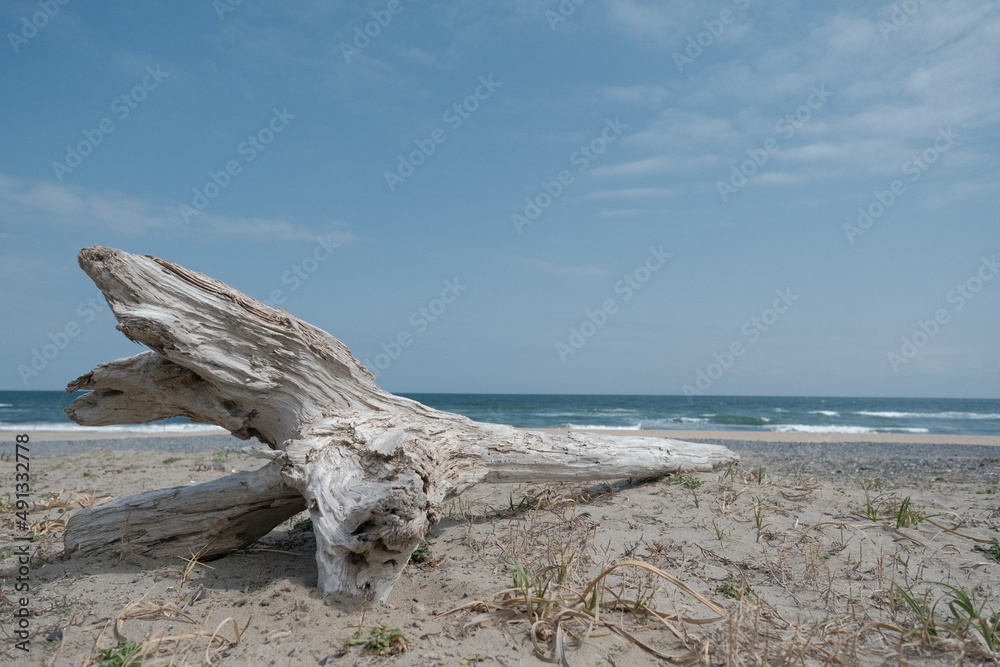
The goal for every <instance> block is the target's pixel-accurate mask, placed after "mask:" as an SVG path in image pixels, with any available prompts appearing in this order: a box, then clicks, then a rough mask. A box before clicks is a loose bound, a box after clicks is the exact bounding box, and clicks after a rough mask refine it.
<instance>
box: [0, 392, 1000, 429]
mask: <svg viewBox="0 0 1000 667" xmlns="http://www.w3.org/2000/svg"><path fill="white" fill-rule="evenodd" d="M76 395H78V394H65V393H62V392H58V391H0V431H22V432H23V431H31V430H59V431H73V430H79V429H83V428H90V427H83V426H78V425H77V424H74V423H73V422H71V421H69V419H68V418H67V417H66V415H65V413H64V412H63V408H65V407H66V406H67V405H69V403H70V402H71V401H72V400H73V398H75V396H76ZM404 395H405V396H407V397H408V398H412V399H414V400H416V401H420V402H421V403H424V404H426V405H429V406H431V407H433V408H437V409H438V410H445V411H447V412H455V413H458V414H461V415H465V416H467V417H469V418H471V419H475V420H476V421H483V422H493V423H498V424H511V425H513V426H520V427H527V428H607V429H622V430H624V429H637V430H643V429H647V430H648V429H666V430H670V429H675V430H676V429H680V430H712V431H779V432H799V433H935V434H962V435H998V434H1000V400H993V399H951V398H941V399H931V398H823V397H815V398H814V397H781V396H695V397H691V398H690V400H689V399H688V397H686V396H599V395H544V394H540V395H535V394H404ZM99 428H100V429H103V430H144V431H167V432H178V431H192V430H194V431H201V430H213V429H215V428H216V427H214V426H209V425H205V424H195V423H192V422H191V421H190V420H188V419H185V418H181V417H178V418H173V419H168V420H163V421H159V422H154V423H152V424H139V425H128V426H102V427H99Z"/></svg>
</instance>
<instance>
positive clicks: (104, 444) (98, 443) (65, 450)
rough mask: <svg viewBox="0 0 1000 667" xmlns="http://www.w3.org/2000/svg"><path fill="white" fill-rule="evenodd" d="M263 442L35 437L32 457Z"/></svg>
mask: <svg viewBox="0 0 1000 667" xmlns="http://www.w3.org/2000/svg"><path fill="white" fill-rule="evenodd" d="M259 444H261V443H260V442H258V441H257V440H240V439H239V438H237V437H234V436H232V435H229V434H227V433H220V434H218V435H178V436H156V437H144V436H141V435H136V436H130V437H126V438H108V439H106V440H96V439H95V440H91V439H80V440H73V439H72V438H70V439H67V440H50V441H44V440H33V441H31V443H30V445H29V447H30V448H31V456H32V457H33V458H49V457H52V456H70V455H73V454H86V453H88V452H95V451H98V450H104V451H108V450H112V451H128V452H164V453H167V454H176V453H177V452H218V451H222V450H224V449H242V448H244V447H248V446H250V445H259Z"/></svg>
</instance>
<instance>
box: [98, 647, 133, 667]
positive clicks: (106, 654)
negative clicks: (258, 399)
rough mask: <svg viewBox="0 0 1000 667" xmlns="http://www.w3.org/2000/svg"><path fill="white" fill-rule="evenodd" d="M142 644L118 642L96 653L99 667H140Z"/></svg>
mask: <svg viewBox="0 0 1000 667" xmlns="http://www.w3.org/2000/svg"><path fill="white" fill-rule="evenodd" d="M142 654H143V650H142V644H140V643H139V642H133V641H120V642H118V643H117V644H115V645H114V646H112V647H111V648H105V649H101V650H100V651H98V653H97V656H98V658H99V659H100V662H99V663H97V664H98V665H99V667H141V665H142Z"/></svg>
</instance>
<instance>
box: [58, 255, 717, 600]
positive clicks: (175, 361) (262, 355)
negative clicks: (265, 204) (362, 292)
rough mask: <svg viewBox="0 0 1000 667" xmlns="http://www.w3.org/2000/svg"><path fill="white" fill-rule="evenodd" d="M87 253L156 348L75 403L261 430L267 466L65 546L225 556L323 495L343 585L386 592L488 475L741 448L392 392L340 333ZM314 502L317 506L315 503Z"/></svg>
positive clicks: (105, 375) (590, 469)
mask: <svg viewBox="0 0 1000 667" xmlns="http://www.w3.org/2000/svg"><path fill="white" fill-rule="evenodd" d="M80 266H81V267H82V268H83V270H84V271H86V272H87V274H88V275H89V276H90V277H91V278H92V279H93V280H94V282H95V283H97V285H98V287H100V289H101V291H102V292H104V295H105V297H106V298H107V300H108V303H109V305H110V306H111V309H112V310H113V311H114V313H115V316H116V317H117V318H118V322H119V324H118V329H119V330H120V331H121V332H122V333H123V334H125V335H126V336H127V337H128V338H130V339H131V340H133V341H136V342H139V343H143V344H145V345H146V346H148V347H149V348H150V349H151V350H152V351H150V352H144V353H141V354H138V355H136V356H134V357H130V358H127V359H119V360H117V361H113V362H111V363H109V364H103V365H101V366H98V367H97V368H96V369H94V370H93V371H91V372H90V373H88V374H86V375H84V376H82V377H80V378H77V379H76V380H74V381H73V382H71V383H70V384H69V386H68V388H67V389H68V390H70V391H76V390H91V393H89V394H86V395H84V396H82V397H80V398H78V399H77V400H76V401H74V402H73V403H72V404H71V405H70V406H69V407H68V408H67V410H66V411H67V414H68V415H69V416H70V417H71V418H72V419H73V420H75V421H77V422H79V423H81V424H87V425H94V426H96V425H104V424H135V423H143V422H149V421H153V420H156V419H162V418H165V417H171V416H177V415H182V416H186V417H190V418H191V419H194V420H197V421H200V422H207V423H211V424H217V425H219V426H222V427H223V428H226V429H228V430H229V431H230V432H232V433H233V435H235V436H237V437H239V438H242V439H248V438H251V437H256V438H257V439H259V440H260V441H261V442H264V443H266V444H267V445H268V446H269V447H270V448H271V450H273V451H271V450H265V452H264V453H263V454H261V455H262V456H264V457H265V458H270V459H271V462H270V463H268V464H267V465H265V466H264V467H263V468H261V469H260V470H257V471H255V472H250V473H241V474H238V475H232V476H229V477H225V478H222V479H219V480H216V481H214V482H210V483H208V484H202V485H200V486H194V487H188V488H177V489H164V490H161V491H153V492H148V493H144V494H139V495H136V496H131V497H128V498H122V499H118V500H115V501H111V502H109V503H106V504H102V505H95V506H94V507H92V508H89V509H86V510H83V511H81V512H79V513H78V514H76V515H75V516H73V517H72V518H71V519H70V521H69V525H68V526H67V530H66V547H67V550H68V551H70V552H72V551H75V550H79V551H83V552H90V553H111V552H125V551H129V550H131V552H133V553H150V554H158V553H182V554H183V555H188V552H189V551H190V552H194V553H196V554H198V553H201V554H203V556H206V555H207V556H213V555H223V554H224V553H225V552H226V551H227V550H230V549H235V548H240V547H244V546H247V545H249V544H250V543H252V542H253V541H254V540H256V539H257V538H259V537H260V536H261V535H263V534H265V533H267V532H268V531H269V530H270V529H271V528H273V527H274V526H276V525H277V524H279V523H280V522H281V521H283V520H285V519H286V518H288V517H289V516H290V515H292V514H294V513H295V512H296V511H298V510H299V509H301V508H303V507H307V508H308V509H309V512H310V514H311V516H312V520H313V526H314V530H315V533H316V541H317V553H316V560H317V563H318V566H319V585H320V587H321V588H322V589H323V591H324V592H326V593H342V594H349V595H354V596H363V597H366V598H369V599H371V598H375V599H383V600H384V599H385V598H386V596H387V595H388V594H389V591H390V590H391V588H392V585H393V584H394V583H395V582H396V580H397V579H398V578H399V575H400V574H401V573H402V570H403V567H404V566H405V564H406V562H407V560H408V559H409V556H410V553H411V552H412V551H413V549H414V548H416V546H417V545H418V544H419V543H420V541H421V539H422V538H423V537H424V535H425V533H426V532H427V530H428V529H429V528H430V527H431V526H432V525H434V523H435V522H436V521H437V520H438V512H439V509H440V506H441V503H442V502H443V501H444V500H445V499H446V498H448V497H451V496H455V495H457V494H460V493H462V492H463V491H465V490H466V489H468V488H469V487H471V486H473V485H475V484H478V483H481V482H522V481H523V482H546V481H555V480H571V481H585V480H606V479H615V478H623V477H636V476H652V475H662V474H665V473H669V472H675V471H678V470H710V469H712V468H713V467H716V466H719V465H722V464H726V463H728V462H731V461H733V460H735V459H736V456H735V455H734V454H733V453H732V452H730V451H729V450H728V449H726V448H724V447H719V446H714V445H699V444H694V443H687V442H681V441H677V440H669V439H661V438H637V437H612V436H602V435H591V434H582V433H574V434H570V435H563V436H558V435H549V434H545V433H537V432H530V431H522V430H518V429H514V428H512V427H509V426H501V425H494V424H483V423H478V422H474V421H472V420H470V419H467V418H465V417H461V416H459V415H455V414H451V413H447V412H440V411H438V410H434V409H431V408H429V407H427V406H425V405H422V404H420V403H417V402H415V401H411V400H409V399H406V398H402V397H400V396H395V395H393V394H390V393H388V392H385V391H383V390H382V389H380V388H379V387H378V386H377V385H376V384H375V380H374V378H373V377H372V375H371V373H369V372H368V370H367V369H366V368H364V367H363V366H362V365H361V364H360V363H358V361H357V360H356V359H355V358H354V357H353V356H351V353H350V352H349V351H348V350H347V348H346V347H345V346H344V345H343V344H342V343H340V341H338V340H337V339H335V338H334V337H333V336H331V335H329V334H328V333H326V332H324V331H321V330H320V329H317V328H316V327H313V326H311V325H309V324H306V323H305V322H302V321H300V320H298V319H296V318H294V317H292V316H291V315H289V314H288V313H286V312H285V311H282V310H275V309H272V308H269V307H267V306H265V305H263V304H261V303H260V302H258V301H256V300H254V299H251V298H249V297H247V296H245V295H243V294H241V293H239V292H237V291H236V290H233V289H231V288H230V287H228V286H227V285H225V284H224V283H221V282H219V281H217V280H213V279H212V278H208V277H207V276H204V275H202V274H200V273H195V272H193V271H189V270H188V269H185V268H183V267H181V266H178V265H176V264H172V263H171V262H167V261H164V260H161V259H157V258H154V257H149V256H146V257H142V256H138V255H132V254H129V253H125V252H122V251H120V250H114V249H111V248H102V247H93V248H85V249H83V250H81V251H80ZM302 499H304V502H303V500H302Z"/></svg>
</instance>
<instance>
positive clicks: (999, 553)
mask: <svg viewBox="0 0 1000 667" xmlns="http://www.w3.org/2000/svg"><path fill="white" fill-rule="evenodd" d="M972 548H973V549H975V550H976V551H981V552H982V553H984V554H986V555H987V556H989V557H990V558H992V559H993V560H995V561H996V562H998V563H1000V539H997V538H995V537H994V538H993V539H992V540H990V543H989V544H985V545H984V544H977V545H975V546H973V547H972Z"/></svg>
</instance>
